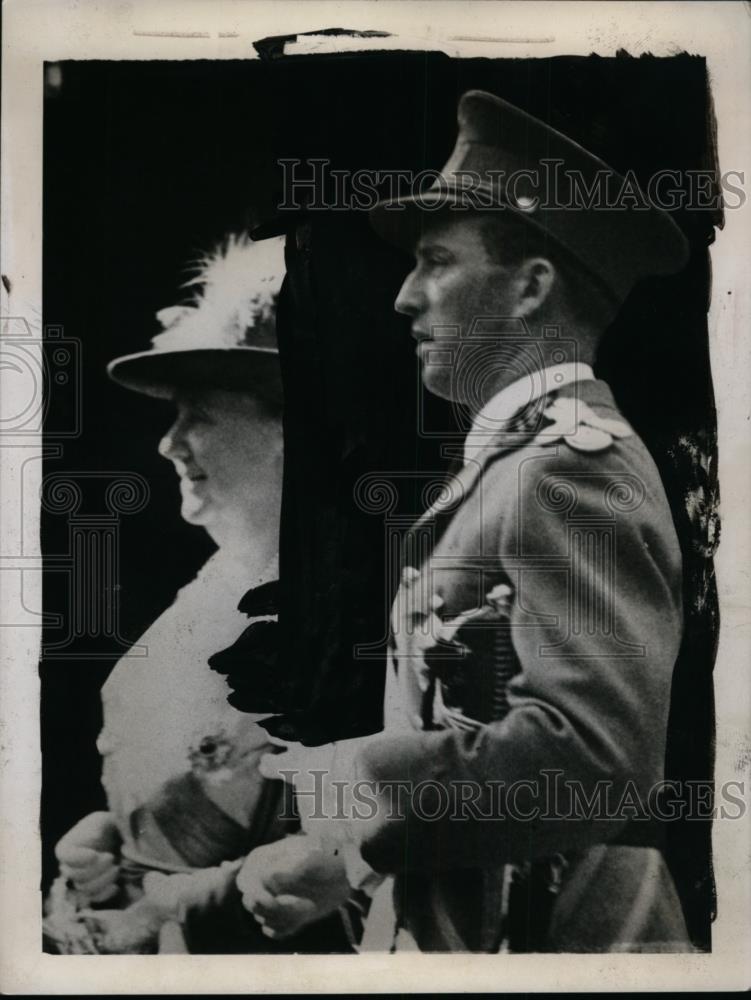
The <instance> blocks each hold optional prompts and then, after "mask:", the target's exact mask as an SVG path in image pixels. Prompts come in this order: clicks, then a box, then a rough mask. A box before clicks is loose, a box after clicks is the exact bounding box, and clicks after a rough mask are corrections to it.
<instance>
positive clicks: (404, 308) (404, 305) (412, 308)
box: [394, 269, 422, 316]
mask: <svg viewBox="0 0 751 1000" xmlns="http://www.w3.org/2000/svg"><path fill="white" fill-rule="evenodd" d="M416 274H417V271H416V269H415V270H414V271H410V273H409V274H408V275H407V277H406V278H405V279H404V284H403V285H402V287H401V288H400V289H399V294H398V295H397V297H396V301H395V302H394V309H396V311H397V312H398V313H404V314H405V316H416V315H417V314H418V313H419V312H420V308H421V302H422V295H421V293H420V289H419V286H418V282H417V279H416Z"/></svg>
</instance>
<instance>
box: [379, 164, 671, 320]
mask: <svg viewBox="0 0 751 1000" xmlns="http://www.w3.org/2000/svg"><path fill="white" fill-rule="evenodd" d="M477 192H479V194H481V195H482V196H483V200H482V202H478V201H476V200H475V201H474V202H473V201H471V200H470V199H469V198H468V196H467V194H466V192H465V191H463V190H462V189H461V188H460V187H459V186H458V185H456V184H452V182H451V181H450V180H448V179H447V182H446V183H445V184H444V186H443V187H442V188H438V189H429V190H428V191H425V192H423V193H422V194H420V195H405V196H403V197H398V198H391V199H388V200H384V201H381V202H379V203H378V204H377V205H375V206H374V207H373V208H372V209H371V210H370V213H369V214H370V223H371V226H372V228H373V229H374V230H375V232H376V233H377V234H378V235H379V236H380V237H381V239H383V240H385V241H386V242H387V243H391V244H392V245H394V246H397V247H399V248H400V249H402V250H405V251H407V252H408V253H410V254H414V252H415V248H416V247H417V245H418V243H419V241H420V239H421V238H422V236H423V234H424V232H425V230H426V229H427V228H428V227H429V226H430V225H431V223H432V222H434V221H438V220H441V221H444V220H445V219H446V218H447V217H448V218H455V219H459V218H461V217H462V216H463V215H465V216H466V215H469V214H477V213H481V214H492V215H495V216H496V217H497V218H498V219H499V221H501V220H502V219H503V216H504V215H506V214H507V213H508V216H509V217H510V218H513V219H514V220H518V221H520V222H523V223H524V224H525V225H528V226H530V227H532V228H533V229H535V230H536V231H537V232H538V233H539V234H541V235H543V236H544V237H545V239H548V240H550V243H551V245H552V246H554V247H556V248H557V249H558V250H559V251H562V252H563V253H564V254H565V255H566V257H567V258H568V259H569V260H570V261H573V262H576V263H577V264H578V266H579V267H581V268H583V269H584V270H585V271H587V272H588V273H589V274H590V275H591V276H592V277H594V278H595V280H596V281H597V282H598V283H599V285H600V286H601V287H602V289H603V290H604V291H606V292H607V293H609V295H610V296H611V297H614V298H615V299H616V301H622V300H623V299H624V298H625V297H626V294H627V292H628V290H629V288H630V285H631V284H632V283H633V281H631V282H626V283H625V284H620V283H618V282H615V281H611V280H608V278H607V277H605V276H604V275H602V274H600V273H598V268H597V267H596V265H595V263H594V261H596V259H597V257H598V254H599V253H606V252H607V251H608V246H607V245H602V246H599V244H600V243H602V241H603V238H604V233H605V230H604V229H602V230H601V231H599V232H598V233H597V234H594V233H593V234H592V238H591V244H592V246H591V247H590V251H591V252H590V253H589V254H588V255H587V256H589V257H591V258H592V259H591V260H585V259H584V255H583V254H582V253H581V252H578V253H577V248H576V247H572V246H570V245H569V242H568V240H567V239H566V238H565V237H564V236H563V235H562V234H560V235H559V234H558V232H557V231H556V229H555V228H554V227H553V226H552V225H551V219H550V216H551V215H552V214H553V213H554V212H555V211H556V210H545V209H542V210H540V211H537V212H534V213H532V212H529V211H526V210H524V209H523V208H520V207H518V206H517V205H515V204H514V203H513V202H510V201H505V200H503V199H501V198H498V196H497V195H496V196H495V197H493V194H492V192H491V189H490V187H489V186H488V188H487V190H483V187H478V188H477V189H476V193H477ZM558 211H564V209H560V210H558ZM573 211H576V212H578V213H579V214H584V213H585V210H582V209H578V210H577V209H574V210H573ZM599 216H600V219H601V220H602V221H603V222H604V221H606V220H607V224H608V230H607V232H608V235H609V240H610V241H611V242H612V241H613V240H614V241H615V242H616V245H620V246H621V247H626V246H628V247H629V250H630V254H631V256H633V257H637V256H638V257H639V259H640V262H641V265H642V266H641V268H640V271H641V273H637V269H636V268H635V269H634V272H635V273H634V279H636V278H638V277H641V276H646V275H650V274H672V273H675V272H676V271H678V270H680V269H681V268H682V267H683V266H684V265H685V264H686V261H687V259H688V243H687V241H686V238H685V237H684V236H683V234H682V232H681V230H680V229H679V228H678V226H677V225H676V224H675V222H674V221H673V220H672V219H671V218H670V217H669V216H668V215H667V213H665V212H662V211H660V210H658V209H655V208H650V209H648V210H647V211H646V212H644V213H641V218H640V223H639V225H640V228H639V229H638V230H637V229H635V228H634V227H633V226H632V225H630V222H629V218H628V216H627V213H624V212H622V211H618V210H606V211H604V212H600V213H599ZM579 249H580V250H581V248H579ZM611 249H612V246H611ZM611 277H612V276H611Z"/></svg>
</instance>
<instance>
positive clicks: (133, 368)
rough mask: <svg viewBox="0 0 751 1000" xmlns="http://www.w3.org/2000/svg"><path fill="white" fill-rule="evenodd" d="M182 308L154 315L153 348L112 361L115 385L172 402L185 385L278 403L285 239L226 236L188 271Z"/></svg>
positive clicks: (109, 366)
mask: <svg viewBox="0 0 751 1000" xmlns="http://www.w3.org/2000/svg"><path fill="white" fill-rule="evenodd" d="M192 269H193V270H195V274H194V275H193V277H191V278H190V279H189V280H188V281H187V282H186V283H185V284H184V285H183V288H186V289H190V290H191V295H190V297H189V299H188V301H187V302H185V303H183V304H180V305H176V306H170V307H168V308H166V309H161V310H159V312H158V313H157V314H156V316H157V320H158V321H159V323H160V324H161V326H162V331H161V332H160V333H159V334H157V336H156V337H154V338H153V339H152V341H151V347H150V348H149V349H148V350H146V351H139V352H138V353H136V354H127V355H124V356H123V357H119V358H115V359H114V360H112V361H110V363H109V364H108V365H107V373H108V375H109V376H110V378H112V379H113V380H114V381H115V382H118V383H119V384H120V385H123V386H126V387H127V388H129V389H134V390H135V391H136V392H143V393H146V394H147V395H150V396H158V397H162V398H172V396H174V393H175V390H176V389H177V388H179V387H186V386H207V385H208V386H216V387H221V388H229V389H236V390H239V391H246V392H251V393H257V394H259V395H261V396H265V397H266V398H267V399H268V400H269V401H274V402H279V403H281V377H280V373H279V359H278V348H277V342H276V305H277V300H278V297H279V291H280V289H281V285H282V281H283V279H284V273H285V269H284V238H283V237H275V238H273V239H269V240H263V241H261V242H258V243H254V242H253V241H252V240H251V239H250V238H249V237H248V236H247V235H245V234H241V235H235V234H233V235H230V236H228V237H227V238H226V239H225V240H224V241H223V243H221V244H220V245H219V246H217V247H216V248H215V249H214V250H212V251H211V252H209V253H207V254H205V255H203V256H202V257H201V258H199V260H198V261H196V262H195V264H194V265H193V268H192Z"/></svg>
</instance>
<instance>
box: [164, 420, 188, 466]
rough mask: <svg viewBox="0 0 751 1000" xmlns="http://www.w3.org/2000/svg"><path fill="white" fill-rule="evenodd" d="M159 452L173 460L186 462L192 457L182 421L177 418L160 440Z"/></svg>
mask: <svg viewBox="0 0 751 1000" xmlns="http://www.w3.org/2000/svg"><path fill="white" fill-rule="evenodd" d="M159 454H160V455H161V456H162V458H167V459H169V460H170V461H171V462H180V461H182V462H186V461H187V460H188V458H190V448H189V447H188V442H187V441H186V440H185V434H184V431H183V428H182V421H180V420H176V421H175V422H174V424H173V425H172V426H171V427H170V429H169V430H168V431H167V433H166V434H165V435H164V437H163V438H162V440H161V441H160V442H159Z"/></svg>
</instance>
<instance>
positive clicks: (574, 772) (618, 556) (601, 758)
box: [359, 381, 687, 951]
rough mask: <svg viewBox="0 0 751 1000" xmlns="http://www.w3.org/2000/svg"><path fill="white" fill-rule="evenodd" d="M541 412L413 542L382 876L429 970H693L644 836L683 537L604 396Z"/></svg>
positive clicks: (402, 601) (401, 622)
mask: <svg viewBox="0 0 751 1000" xmlns="http://www.w3.org/2000/svg"><path fill="white" fill-rule="evenodd" d="M543 407H544V410H545V418H544V419H543V421H542V425H540V424H539V423H538V424H537V425H536V426H532V427H530V425H529V423H528V424H527V425H526V426H522V425H521V424H520V425H519V426H520V427H521V430H520V432H519V433H518V434H516V435H509V434H505V435H497V436H496V437H495V438H494V439H491V440H490V441H489V443H488V446H487V447H486V448H485V449H484V450H483V451H482V452H480V454H478V455H477V456H475V457H474V458H473V459H471V460H470V461H469V463H468V464H467V465H465V467H464V468H463V469H462V471H461V472H460V473H459V474H458V475H457V476H456V477H455V478H454V479H453V480H452V481H451V482H450V484H449V488H448V490H447V491H444V495H443V496H442V497H441V499H440V500H439V502H438V503H437V504H436V505H434V507H433V508H432V509H431V511H429V512H428V515H427V516H426V517H423V518H422V519H421V521H420V522H418V524H417V525H416V526H415V528H414V529H413V530H412V532H411V533H410V535H409V537H408V539H407V544H406V545H405V565H404V567H403V569H402V585H401V587H400V589H399V592H398V596H397V600H396V603H395V607H394V615H393V626H394V650H393V660H392V665H391V668H390V670H389V679H388V688H389V691H388V693H387V705H386V716H387V719H386V731H385V733H384V734H383V735H381V736H379V737H375V738H373V739H371V740H369V741H368V742H367V745H366V746H365V748H364V749H363V751H362V753H361V755H360V760H359V770H360V777H361V778H364V779H366V780H367V781H372V782H374V783H377V788H378V799H379V809H378V814H377V816H376V817H375V819H373V820H372V821H371V822H370V823H369V824H368V825H367V832H366V833H365V836H364V839H363V840H362V842H361V850H362V856H363V858H364V859H365V860H366V861H367V862H368V863H369V864H370V865H371V866H372V867H373V868H374V869H376V871H379V872H383V873H392V874H395V875H396V880H395V888H394V899H395V906H396V911H397V914H398V918H399V922H400V923H401V925H402V926H403V927H405V928H406V929H407V930H408V931H409V932H410V933H411V934H412V936H413V937H414V938H415V940H416V942H417V944H418V946H419V947H420V948H421V949H423V950H473V951H477V950H490V951H493V950H498V948H500V947H501V946H502V943H503V942H505V945H503V946H504V947H509V936H510V938H511V944H510V947H511V948H512V950H514V948H515V945H514V940H515V939H516V940H517V942H518V941H519V940H521V941H522V943H521V944H520V945H517V946H518V949H519V950H530V949H531V950H566V951H601V950H682V949H684V948H685V947H687V945H686V940H687V938H686V933H685V925H684V923H683V918H682V914H681V911H680V906H679V903H678V900H677V896H676V894H675V890H674V887H673V885H672V882H671V879H670V876H669V874H668V871H667V868H666V865H665V862H664V860H663V857H662V854H661V853H660V850H659V842H658V837H657V836H656V834H655V824H654V823H653V822H651V821H648V820H647V819H646V816H647V815H648V806H649V804H650V802H652V800H653V794H652V793H653V789H654V786H655V785H657V783H659V782H660V781H661V779H662V777H663V765H664V757H665V742H666V729H667V719H668V706H669V698H670V687H671V675H672V671H673V665H674V662H675V658H676V655H677V651H678V647H679V644H680V639H681V627H682V618H681V557H680V551H679V547H678V541H677V538H676V534H675V529H674V526H673V522H672V518H671V514H670V511H669V508H668V505H667V501H666V498H665V494H664V491H663V488H662V485H661V482H660V479H659V476H658V473H657V469H656V467H655V465H654V463H653V461H652V459H651V457H650V455H649V454H648V452H647V450H646V448H645V446H644V444H643V443H642V442H641V441H640V439H639V438H638V437H637V436H636V435H635V434H634V433H633V431H632V430H631V428H629V427H628V425H627V424H625V422H624V421H623V418H622V417H621V416H620V415H619V413H618V412H617V409H616V407H615V403H614V401H613V398H612V395H611V393H610V390H609V388H608V387H607V386H606V385H605V384H604V383H603V382H597V381H584V382H579V383H576V384H574V385H569V386H566V387H565V388H563V389H561V390H560V391H559V392H558V393H557V394H551V395H549V396H548V397H546V398H545V400H544V402H543ZM405 782H407V783H408V786H407V791H406V793H405V792H404V787H403V788H402V791H401V792H400V791H399V789H398V786H399V784H401V785H402V786H404V785H405ZM553 788H555V789H557V791H555V793H554V792H553V791H551V789H553ZM418 793H419V794H418ZM447 793H448V794H447ZM395 802H398V806H397V807H395V806H394V803H395ZM468 802H469V803H470V804H469V805H467V803H468ZM587 802H589V803H591V804H593V806H592V807H590V808H588V807H587V805H586V803H587ZM540 871H544V872H546V873H548V876H550V877H548V876H546V877H545V879H543V882H544V884H543V885H542V889H541V890H540V888H539V886H537V887H536V880H537V881H538V882H539V873H540ZM551 873H552V874H551ZM504 914H505V916H504ZM514 921H516V930H515V929H514ZM519 921H521V923H522V924H523V925H524V926H523V927H522V933H521V937H520V936H519ZM530 927H531V928H532V930H531V931H530ZM525 928H526V929H525ZM528 931H530V932H529V933H527V932H528Z"/></svg>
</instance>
